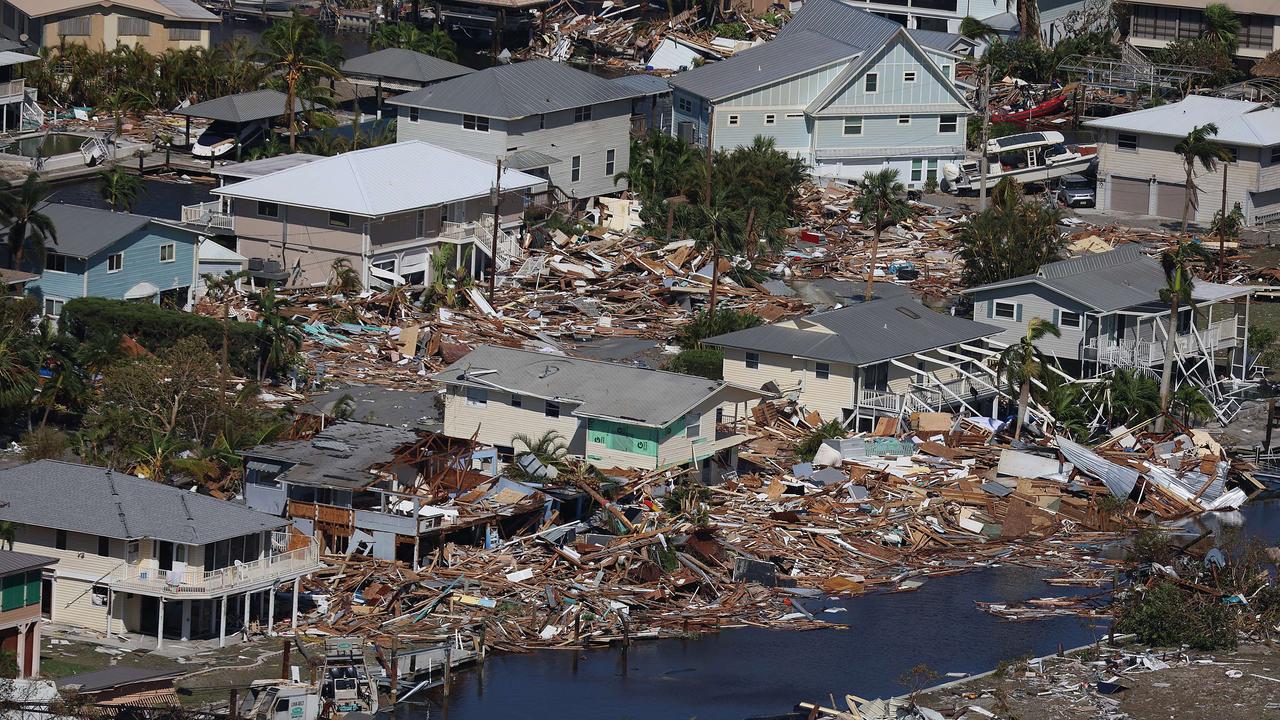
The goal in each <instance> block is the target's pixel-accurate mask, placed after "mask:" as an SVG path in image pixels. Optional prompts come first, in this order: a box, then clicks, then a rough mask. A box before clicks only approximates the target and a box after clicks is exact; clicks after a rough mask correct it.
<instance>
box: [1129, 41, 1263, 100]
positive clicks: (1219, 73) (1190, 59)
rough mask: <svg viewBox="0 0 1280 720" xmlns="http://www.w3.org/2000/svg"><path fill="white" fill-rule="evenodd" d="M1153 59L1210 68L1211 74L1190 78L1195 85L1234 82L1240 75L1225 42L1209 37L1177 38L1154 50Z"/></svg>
mask: <svg viewBox="0 0 1280 720" xmlns="http://www.w3.org/2000/svg"><path fill="white" fill-rule="evenodd" d="M1151 59H1152V60H1153V61H1154V62H1156V63H1159V64H1161V65H1185V66H1187V67H1194V68H1199V69H1201V70H1207V71H1209V73H1210V74H1209V75H1197V76H1196V77H1194V78H1192V79H1191V80H1190V81H1189V84H1190V85H1191V86H1192V87H1191V88H1188V90H1190V89H1192V88H1194V87H1204V88H1218V87H1222V86H1223V85H1227V84H1229V83H1233V82H1235V81H1236V79H1237V78H1239V77H1240V76H1241V74H1242V73H1241V72H1240V69H1239V68H1238V67H1236V64H1235V61H1234V60H1233V59H1232V57H1231V50H1230V48H1228V47H1227V46H1226V45H1223V44H1222V43H1220V42H1218V41H1216V40H1210V39H1209V38H1203V37H1196V38H1182V39H1180V40H1174V41H1173V42H1171V43H1169V44H1168V45H1166V46H1164V47H1163V48H1159V49H1157V50H1155V51H1154V52H1152V53H1151Z"/></svg>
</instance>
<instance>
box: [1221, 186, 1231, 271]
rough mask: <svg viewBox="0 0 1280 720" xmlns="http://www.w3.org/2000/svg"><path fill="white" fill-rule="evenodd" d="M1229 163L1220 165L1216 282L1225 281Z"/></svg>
mask: <svg viewBox="0 0 1280 720" xmlns="http://www.w3.org/2000/svg"><path fill="white" fill-rule="evenodd" d="M1230 167H1231V163H1227V162H1224V163H1222V210H1221V213H1220V214H1219V215H1218V282H1226V281H1227V169H1228V168H1230Z"/></svg>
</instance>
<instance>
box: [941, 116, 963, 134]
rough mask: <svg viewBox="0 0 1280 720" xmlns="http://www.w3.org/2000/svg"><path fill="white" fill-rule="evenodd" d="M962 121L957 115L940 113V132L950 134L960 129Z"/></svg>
mask: <svg viewBox="0 0 1280 720" xmlns="http://www.w3.org/2000/svg"><path fill="white" fill-rule="evenodd" d="M959 127H960V123H959V121H958V120H957V119H956V116H955V115H939V116H938V132H939V133H941V134H943V135H948V134H950V133H953V132H955V131H956V130H957V129H959Z"/></svg>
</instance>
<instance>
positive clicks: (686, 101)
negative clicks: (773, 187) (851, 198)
mask: <svg viewBox="0 0 1280 720" xmlns="http://www.w3.org/2000/svg"><path fill="white" fill-rule="evenodd" d="M961 44H962V41H961V39H960V38H959V37H958V36H954V35H949V34H947V33H940V32H929V31H921V30H907V29H906V28H904V27H902V26H901V25H899V24H897V23H894V22H892V21H890V20H886V19H885V18H882V17H880V16H878V15H874V14H872V13H869V12H866V11H864V10H859V9H857V8H855V7H853V6H851V5H849V4H846V3H844V2H841V1H840V0H808V2H806V3H805V5H804V7H803V8H802V9H801V10H800V12H799V13H797V14H796V16H795V17H794V18H793V19H792V20H791V22H789V23H787V24H786V25H785V26H784V27H783V28H782V30H781V32H779V33H778V36H777V38H776V39H774V40H773V41H771V42H768V43H765V44H764V45H761V46H758V47H755V48H751V49H750V50H746V51H744V52H741V53H738V54H736V55H734V56H733V57H731V58H729V59H727V60H722V61H720V62H716V63H710V64H707V65H703V66H702V67H699V68H694V69H692V70H689V71H687V72H683V73H680V74H678V75H675V76H673V77H672V78H671V85H672V86H673V87H674V89H675V90H674V95H673V122H672V128H673V132H674V133H675V134H676V135H678V136H680V137H683V138H685V139H686V140H688V141H689V142H692V143H695V144H698V145H702V146H705V145H706V143H707V140H708V135H710V140H711V142H712V144H713V145H714V147H715V148H717V149H731V148H734V147H737V146H741V145H749V144H750V143H751V142H752V140H753V139H754V138H755V137H756V136H759V135H762V136H765V137H770V138H773V139H774V141H775V145H776V147H777V148H778V149H779V150H783V151H785V152H788V153H791V154H794V155H796V156H797V157H800V158H803V159H804V160H805V161H806V162H807V163H808V164H809V166H810V167H811V168H812V171H813V173H814V174H815V175H817V176H819V177H833V178H846V179H850V180H856V179H858V178H861V177H862V175H863V174H864V173H866V172H867V171H869V170H878V169H880V168H882V167H892V168H895V169H897V170H898V171H899V177H900V178H901V180H902V182H903V183H905V184H907V185H908V186H909V187H920V186H922V185H923V184H924V182H925V180H926V179H928V178H930V177H933V178H935V179H938V178H940V177H941V169H942V165H943V164H944V163H947V162H954V161H958V160H960V159H961V158H962V157H963V156H964V144H965V121H966V117H967V116H968V115H969V114H971V113H973V108H972V107H971V106H970V105H969V103H968V102H967V101H966V99H965V97H964V93H963V92H961V90H960V89H958V88H957V87H956V85H955V82H954V77H955V66H956V63H957V62H958V61H959V60H960V59H961V55H959V54H958V53H957V52H955V50H957V49H958V48H959V47H960V46H961Z"/></svg>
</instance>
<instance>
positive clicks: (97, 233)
mask: <svg viewBox="0 0 1280 720" xmlns="http://www.w3.org/2000/svg"><path fill="white" fill-rule="evenodd" d="M41 212H43V213H44V214H45V215H47V216H49V219H50V220H52V221H53V227H54V229H56V230H57V231H58V238H57V242H50V243H48V245H47V247H48V249H49V251H50V252H56V253H58V254H60V255H70V256H72V257H78V258H91V257H93V256H94V255H96V254H97V253H100V252H102V251H103V250H106V249H107V248H108V247H110V246H111V245H113V244H114V243H115V242H116V241H117V240H120V239H121V238H123V237H125V236H127V235H129V234H130V233H132V232H135V231H137V230H141V229H142V228H144V227H146V226H147V224H148V223H150V222H151V218H149V217H146V216H144V215H133V214H131V213H117V212H111V211H110V210H101V209H98V208H89V207H83V206H81V205H64V204H62V203H51V204H49V205H46V206H44V208H43V209H42V210H41Z"/></svg>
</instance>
